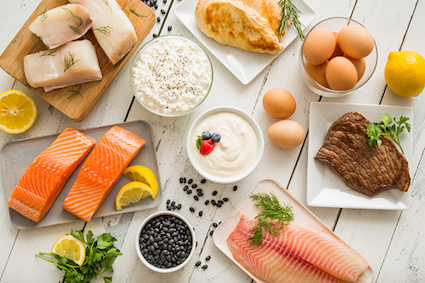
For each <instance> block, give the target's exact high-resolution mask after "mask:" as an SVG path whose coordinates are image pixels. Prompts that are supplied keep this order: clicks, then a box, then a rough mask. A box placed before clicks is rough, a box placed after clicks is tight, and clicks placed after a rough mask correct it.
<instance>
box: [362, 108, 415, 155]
mask: <svg viewBox="0 0 425 283" xmlns="http://www.w3.org/2000/svg"><path fill="white" fill-rule="evenodd" d="M409 120H410V118H408V117H404V116H401V117H400V119H399V120H398V121H397V119H396V118H394V124H392V123H393V119H392V118H391V116H390V115H388V113H385V114H384V115H382V117H381V121H380V122H379V123H370V124H369V125H367V127H366V134H367V136H368V137H369V145H370V146H374V145H375V144H376V145H378V147H380V146H381V144H382V140H381V139H380V138H381V136H382V135H386V136H388V137H389V138H390V139H391V140H393V141H394V142H395V143H396V144H397V145H398V146H399V147H400V150H401V153H403V154H404V151H403V148H402V147H401V144H400V137H399V135H400V134H401V133H402V132H403V131H404V129H406V130H407V131H408V132H410V129H411V125H410V124H409V123H408V122H407V121H409Z"/></svg>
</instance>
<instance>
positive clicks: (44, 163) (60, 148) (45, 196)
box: [7, 127, 95, 222]
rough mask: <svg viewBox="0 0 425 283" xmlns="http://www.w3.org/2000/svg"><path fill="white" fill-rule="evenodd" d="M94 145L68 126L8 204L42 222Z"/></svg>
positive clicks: (37, 160)
mask: <svg viewBox="0 0 425 283" xmlns="http://www.w3.org/2000/svg"><path fill="white" fill-rule="evenodd" d="M94 144H95V141H94V140H93V139H92V138H90V137H88V136H86V135H84V134H83V133H81V132H79V131H77V130H76V129H74V128H72V127H67V128H66V129H65V130H64V131H63V132H62V133H61V134H60V135H59V136H58V137H57V138H56V140H55V141H54V142H53V143H52V144H51V145H50V146H49V147H48V148H47V149H45V150H44V151H42V152H41V153H40V154H39V155H38V156H37V157H36V158H35V159H34V161H33V162H32V163H31V165H30V166H29V167H28V169H27V170H26V172H25V174H24V175H23V176H22V178H21V179H20V180H19V182H18V184H17V186H16V188H15V189H14V190H13V192H12V195H11V196H10V198H9V201H8V202H7V204H8V205H9V206H10V207H11V208H12V209H14V210H16V211H17V212H19V213H20V214H22V215H23V216H25V217H26V218H29V219H31V220H32V221H34V222H39V221H40V220H41V219H42V218H43V217H44V216H45V215H46V213H47V212H48V211H49V209H50V207H51V206H52V205H53V203H54V201H55V200H56V197H57V196H58V195H59V193H60V191H61V190H62V188H63V186H64V185H65V183H66V181H67V180H68V178H69V177H70V176H71V174H72V172H74V170H75V169H76V168H77V166H78V165H79V164H80V163H81V161H83V159H84V158H85V157H86V155H87V154H88V153H89V151H90V149H91V148H92V147H93V145H94Z"/></svg>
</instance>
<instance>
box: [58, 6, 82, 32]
mask: <svg viewBox="0 0 425 283" xmlns="http://www.w3.org/2000/svg"><path fill="white" fill-rule="evenodd" d="M62 9H63V10H64V11H65V12H68V13H70V14H71V17H69V18H68V20H69V19H73V20H74V22H75V25H76V26H77V27H79V26H81V25H82V24H83V19H82V18H81V17H80V16H77V15H75V14H74V13H73V12H72V11H71V10H70V9H68V8H64V7H62Z"/></svg>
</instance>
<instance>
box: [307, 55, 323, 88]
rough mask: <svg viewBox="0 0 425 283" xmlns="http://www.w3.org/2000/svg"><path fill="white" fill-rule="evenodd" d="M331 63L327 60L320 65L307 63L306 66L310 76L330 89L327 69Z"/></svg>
mask: <svg viewBox="0 0 425 283" xmlns="http://www.w3.org/2000/svg"><path fill="white" fill-rule="evenodd" d="M328 64H329V61H328V60H326V61H325V63H322V64H320V65H312V64H310V63H308V62H307V64H305V68H306V69H307V72H308V73H309V74H310V76H311V77H312V78H313V80H315V81H316V82H317V83H319V84H320V85H322V86H324V87H327V88H329V84H328V82H327V81H326V76H325V72H326V67H327V66H328Z"/></svg>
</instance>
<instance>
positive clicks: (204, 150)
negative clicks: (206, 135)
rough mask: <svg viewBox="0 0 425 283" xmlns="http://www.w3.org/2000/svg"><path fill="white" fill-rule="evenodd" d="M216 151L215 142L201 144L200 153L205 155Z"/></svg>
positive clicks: (208, 141) (209, 141)
mask: <svg viewBox="0 0 425 283" xmlns="http://www.w3.org/2000/svg"><path fill="white" fill-rule="evenodd" d="M213 149H214V142H213V141H212V140H204V141H203V142H202V143H201V148H200V149H199V152H200V153H201V154H203V155H205V154H208V153H210V152H211V151H212V150H213Z"/></svg>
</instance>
